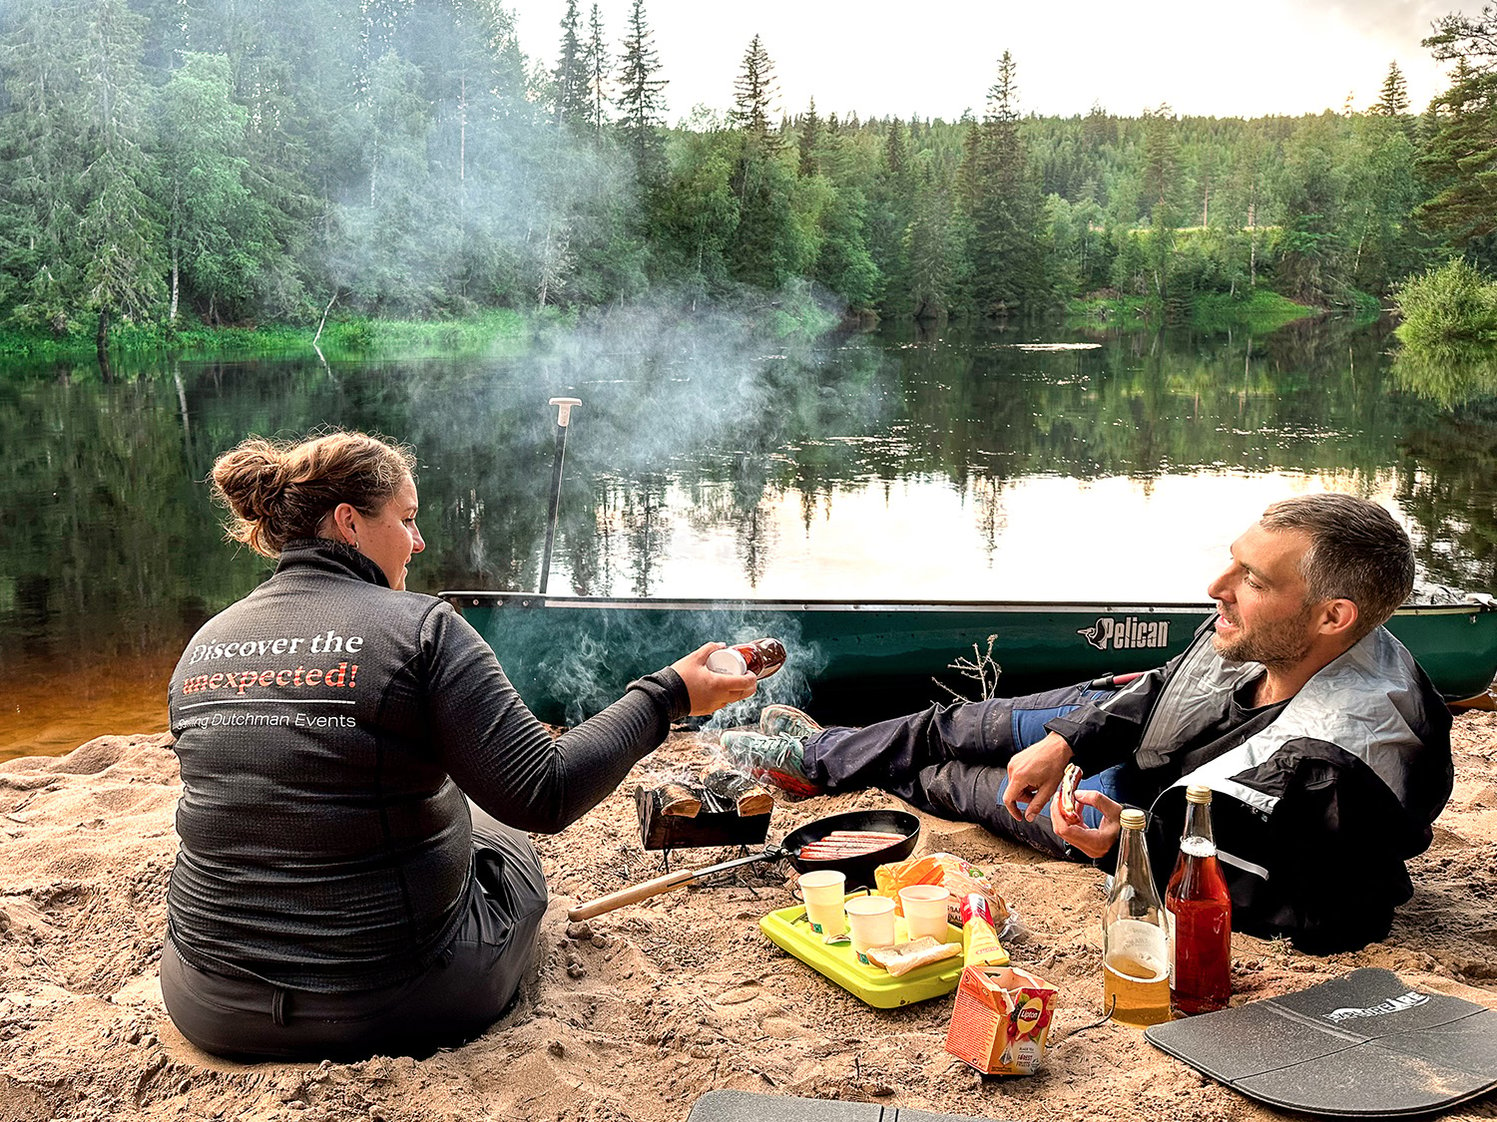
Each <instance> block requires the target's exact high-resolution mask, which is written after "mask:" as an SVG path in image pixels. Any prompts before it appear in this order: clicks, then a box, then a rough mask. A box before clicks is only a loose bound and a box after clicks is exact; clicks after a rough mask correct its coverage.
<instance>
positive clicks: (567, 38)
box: [552, 0, 589, 125]
mask: <svg viewBox="0 0 1497 1122" xmlns="http://www.w3.org/2000/svg"><path fill="white" fill-rule="evenodd" d="M577 28H578V15H577V0H567V10H566V14H565V15H564V16H563V17H562V20H561V49H560V52H559V58H558V60H557V63H556V71H555V73H554V74H553V76H552V77H553V80H554V82H555V87H556V123H557V124H558V125H570V124H582V123H584V122H586V121H587V120H588V84H589V75H588V72H587V61H586V59H585V58H584V56H583V49H582V40H581V38H580V37H579V36H578V34H577Z"/></svg>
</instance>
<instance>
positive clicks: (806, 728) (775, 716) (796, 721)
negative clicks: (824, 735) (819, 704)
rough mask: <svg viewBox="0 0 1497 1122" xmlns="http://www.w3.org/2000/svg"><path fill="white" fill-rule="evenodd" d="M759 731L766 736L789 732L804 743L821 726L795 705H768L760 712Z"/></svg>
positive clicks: (818, 730)
mask: <svg viewBox="0 0 1497 1122" xmlns="http://www.w3.org/2000/svg"><path fill="white" fill-rule="evenodd" d="M759 731H760V732H761V733H763V734H764V735H765V736H784V735H787V734H788V735H790V736H793V737H795V739H797V740H799V741H800V742H801V743H802V744H804V743H805V742H806V741H807V740H810V739H811V737H813V736H815V735H816V734H817V733H818V732H820V731H821V726H820V725H818V724H817V723H816V722H815V721H813V720H812V719H811V718H810V716H809V715H808V714H806V713H802V712H801V711H800V710H799V709H797V708H796V707H795V706H793V705H766V706H765V707H764V709H763V711H762V712H761V713H760V714H759Z"/></svg>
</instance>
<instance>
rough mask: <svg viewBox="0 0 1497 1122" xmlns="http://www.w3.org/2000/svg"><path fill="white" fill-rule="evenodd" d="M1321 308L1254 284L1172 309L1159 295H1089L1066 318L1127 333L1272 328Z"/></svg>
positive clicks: (1071, 305) (1069, 309) (1072, 304)
mask: <svg viewBox="0 0 1497 1122" xmlns="http://www.w3.org/2000/svg"><path fill="white" fill-rule="evenodd" d="M1319 311H1320V309H1318V308H1310V307H1306V306H1305V305H1304V304H1296V303H1295V302H1294V301H1293V300H1291V299H1289V298H1288V297H1287V296H1280V295H1279V294H1278V293H1277V292H1272V291H1270V290H1268V289H1266V288H1255V289H1253V290H1252V291H1251V292H1250V293H1249V294H1247V295H1246V296H1228V295H1226V294H1225V293H1220V294H1211V295H1205V296H1198V297H1196V298H1195V299H1194V300H1193V301H1191V302H1189V304H1188V305H1186V306H1184V307H1179V306H1171V307H1168V308H1167V307H1166V304H1165V302H1164V301H1162V300H1160V299H1159V298H1158V297H1154V296H1111V295H1094V296H1088V297H1084V298H1082V299H1080V300H1072V301H1070V302H1069V303H1068V304H1067V305H1066V320H1067V322H1068V323H1069V324H1071V325H1072V326H1077V327H1106V328H1112V329H1120V330H1124V331H1141V330H1146V329H1157V328H1158V327H1160V326H1161V325H1171V326H1181V327H1184V326H1189V327H1194V328H1198V329H1200V330H1202V331H1226V330H1228V329H1234V330H1235V329H1243V328H1245V329H1248V330H1251V331H1272V330H1273V329H1274V328H1276V327H1282V326H1283V325H1284V324H1286V323H1292V322H1293V321H1294V320H1297V319H1303V318H1304V317H1306V316H1312V315H1316V314H1318V313H1319Z"/></svg>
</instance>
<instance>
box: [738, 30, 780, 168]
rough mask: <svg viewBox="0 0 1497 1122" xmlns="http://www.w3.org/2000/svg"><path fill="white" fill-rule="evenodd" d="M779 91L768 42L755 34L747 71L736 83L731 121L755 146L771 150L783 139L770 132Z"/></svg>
mask: <svg viewBox="0 0 1497 1122" xmlns="http://www.w3.org/2000/svg"><path fill="white" fill-rule="evenodd" d="M776 92H777V91H776V89H775V80H774V63H773V62H772V61H770V58H769V52H768V51H767V50H765V49H764V41H763V40H762V39H760V38H759V36H757V35H755V36H754V38H753V40H752V41H751V42H750V43H749V45H748V50H747V51H745V52H744V54H743V70H742V72H741V73H740V74H739V75H738V80H737V81H736V82H734V83H733V112H732V114H731V120H732V121H733V123H734V124H735V125H736V126H737V127H738V128H740V129H742V130H743V132H744V134H745V135H747V136H748V137H749V138H750V140H751V141H752V142H753V143H755V144H758V145H760V146H761V147H763V148H765V149H767V150H770V151H776V150H778V148H779V139H778V138H777V137H775V136H774V135H773V134H772V133H771V132H770V131H769V120H770V114H771V113H772V112H773V111H774V98H775V94H776Z"/></svg>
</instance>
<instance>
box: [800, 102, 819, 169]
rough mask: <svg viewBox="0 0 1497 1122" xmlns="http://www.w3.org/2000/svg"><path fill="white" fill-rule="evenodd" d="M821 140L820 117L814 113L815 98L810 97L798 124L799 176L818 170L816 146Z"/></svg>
mask: <svg viewBox="0 0 1497 1122" xmlns="http://www.w3.org/2000/svg"><path fill="white" fill-rule="evenodd" d="M820 142H821V118H820V117H818V116H817V115H816V99H815V98H814V97H813V98H812V99H811V104H810V106H809V107H808V108H807V109H806V115H805V116H804V117H803V118H801V124H800V141H799V143H800V168H799V172H800V175H801V178H803V179H804V178H806V177H808V176H812V175H815V174H816V173H817V171H819V170H820V169H819V167H818V166H817V159H816V147H817V145H818V144H819V143H820Z"/></svg>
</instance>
